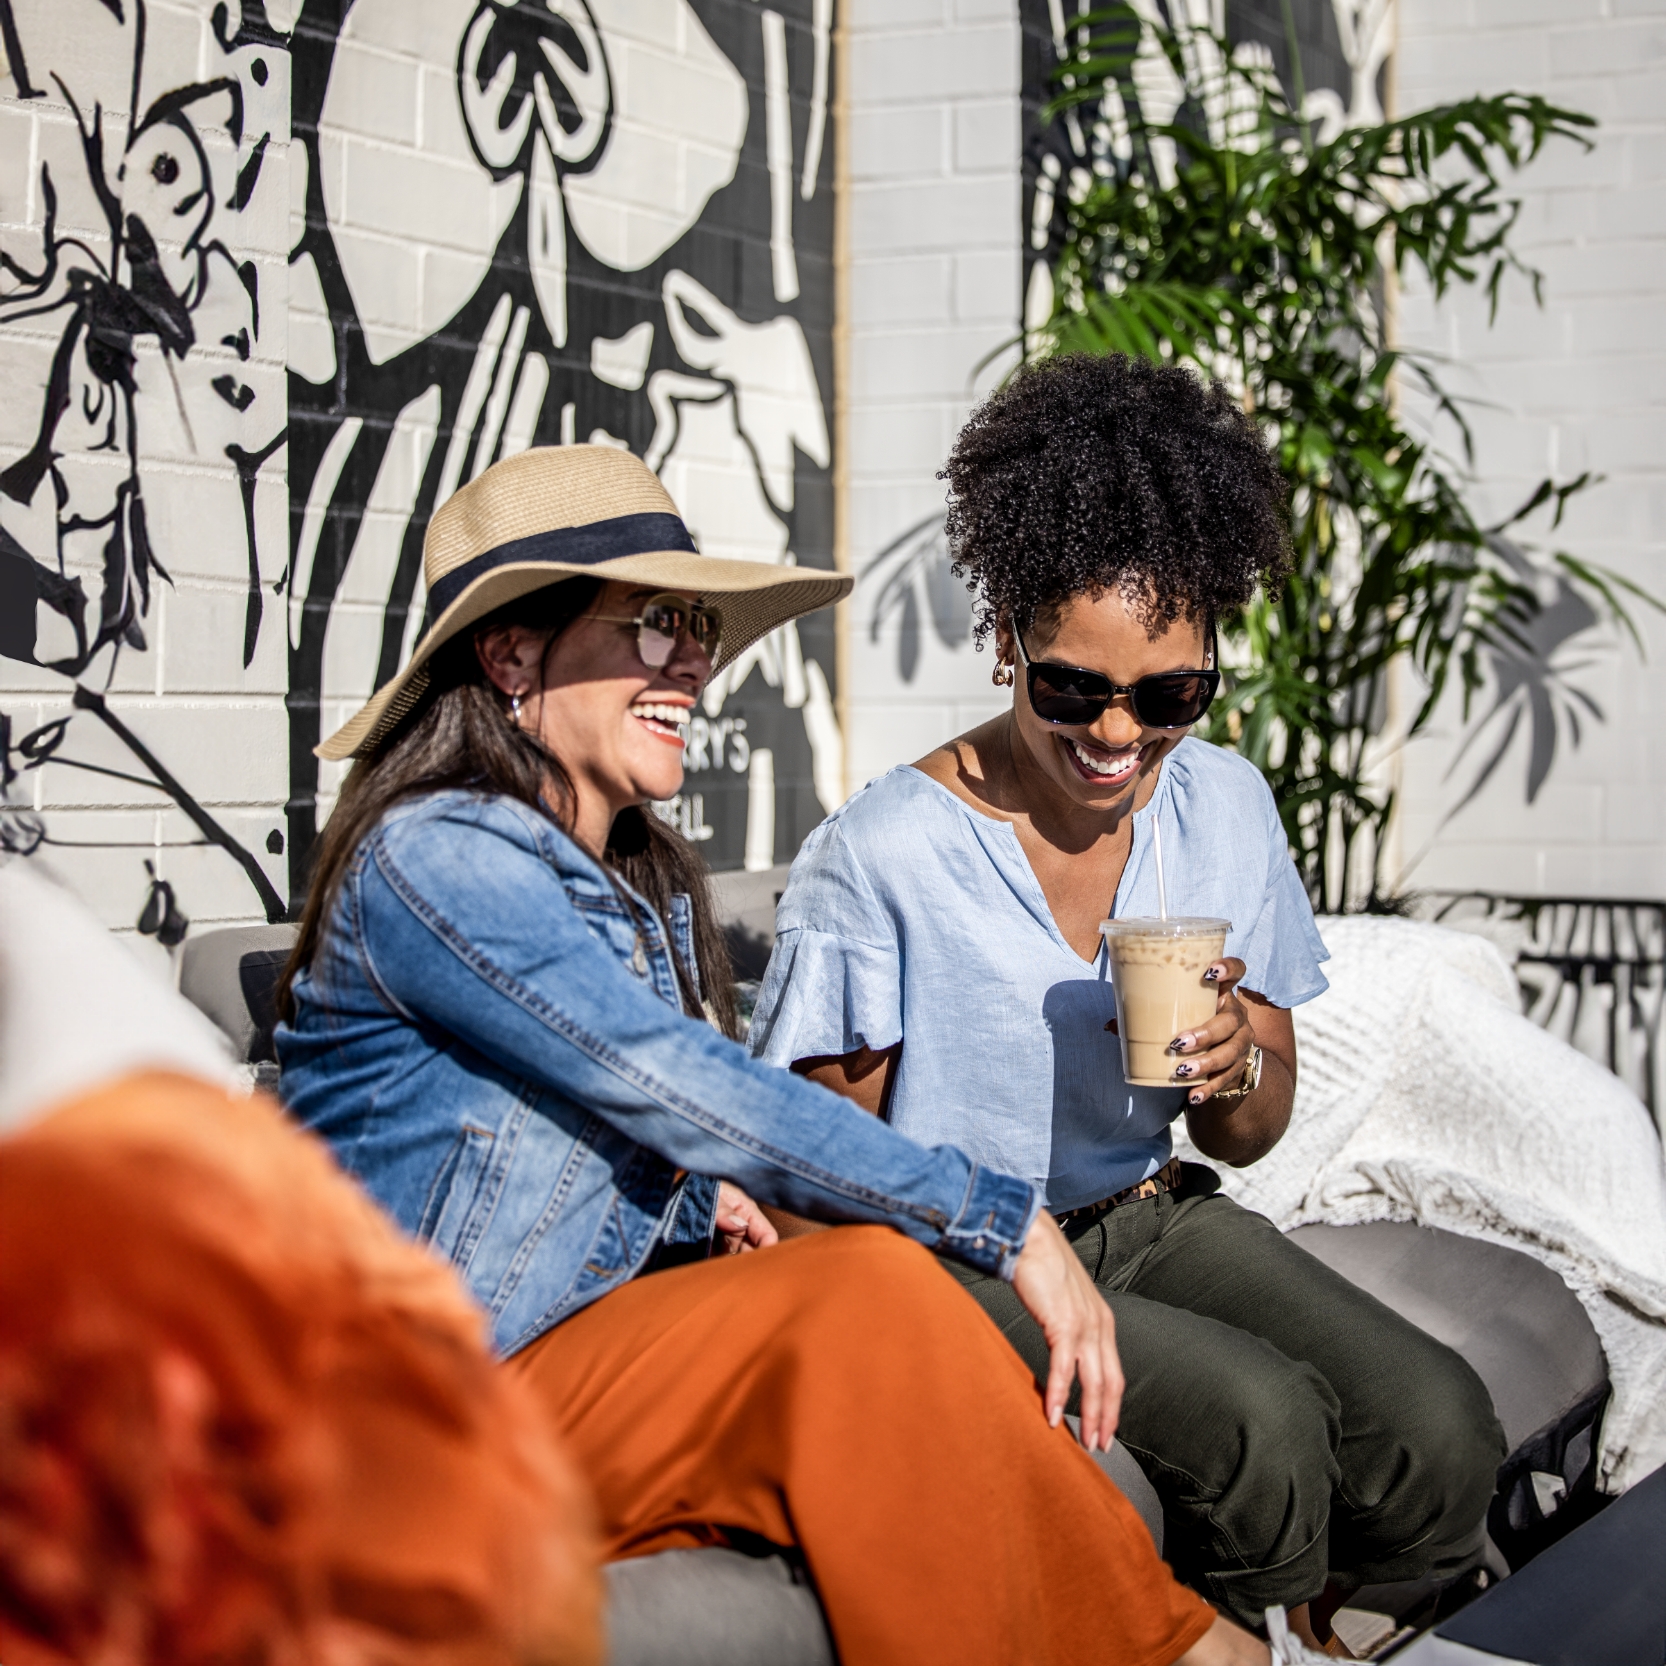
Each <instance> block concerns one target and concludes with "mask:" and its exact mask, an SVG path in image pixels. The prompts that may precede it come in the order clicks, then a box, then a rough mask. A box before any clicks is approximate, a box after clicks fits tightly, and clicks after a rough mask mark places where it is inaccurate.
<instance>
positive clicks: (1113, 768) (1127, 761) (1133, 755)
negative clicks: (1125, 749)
mask: <svg viewBox="0 0 1666 1666" xmlns="http://www.w3.org/2000/svg"><path fill="white" fill-rule="evenodd" d="M1070 749H1071V751H1073V752H1074V753H1075V754H1076V756H1077V757H1078V758H1080V759H1081V760H1082V767H1083V769H1086V770H1091V771H1092V772H1093V773H1094V774H1095V775H1104V776H1112V775H1126V774H1127V773H1128V772H1129V771H1130V770H1131V769H1133V768H1134V766H1135V765H1136V764H1137V763H1138V762H1139V761H1140V755H1139V753H1138V752H1130V753H1128V754H1127V755H1126V756H1125V757H1121V758H1101V757H1099V756H1097V755H1096V754H1094V753H1092V752H1089V751H1087V750H1086V748H1084V747H1083V746H1082V745H1081V743H1080V742H1079V741H1074V740H1073V741H1071V743H1070Z"/></svg>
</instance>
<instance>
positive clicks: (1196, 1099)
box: [1191, 1093, 1203, 1105]
mask: <svg viewBox="0 0 1666 1666" xmlns="http://www.w3.org/2000/svg"><path fill="white" fill-rule="evenodd" d="M1191 1103H1192V1104H1194V1105H1201V1104H1202V1103H1203V1095H1202V1094H1201V1093H1194V1094H1193V1095H1192V1097H1191Z"/></svg>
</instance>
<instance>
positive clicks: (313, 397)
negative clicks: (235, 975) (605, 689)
mask: <svg viewBox="0 0 1666 1666" xmlns="http://www.w3.org/2000/svg"><path fill="white" fill-rule="evenodd" d="M832 24H833V16H832V4H831V0H778V3H777V4H775V5H773V6H763V5H760V4H758V3H757V0H284V3H280V0H267V3H266V4H264V5H263V4H262V3H261V0H243V4H242V5H241V6H238V5H236V4H228V3H226V0H218V3H211V0H0V45H3V47H4V50H5V56H6V64H7V74H8V76H9V80H10V87H9V88H7V89H6V90H7V91H8V92H10V93H12V94H13V95H14V96H12V97H11V98H9V99H7V101H6V106H5V110H4V115H5V116H6V117H7V118H8V119H11V118H14V117H15V118H16V121H15V123H14V125H13V128H12V129H11V131H10V132H8V134H7V135H6V141H7V142H6V146H0V148H9V147H10V139H11V136H12V133H17V134H19V135H24V134H26V137H27V143H26V146H25V147H24V150H23V155H24V156H25V157H27V161H26V162H22V163H21V165H19V162H18V159H16V158H14V159H12V160H10V161H8V162H7V164H6V166H5V170H4V172H3V173H0V352H4V353H5V355H6V358H7V361H8V384H9V386H10V387H11V388H12V389H13V390H14V396H20V397H21V399H22V402H23V404H24V405H25V406H26V407H29V409H28V423H27V428H26V431H25V429H24V428H21V427H20V426H19V422H18V418H17V413H16V412H12V413H10V414H9V421H8V422H7V423H6V425H5V426H4V428H0V446H3V447H4V449H3V450H0V466H3V469H4V472H3V473H0V654H3V655H5V656H6V657H7V659H8V660H9V661H11V662H15V666H14V669H16V668H21V667H28V668H29V669H28V670H27V671H23V670H18V673H17V675H15V676H14V675H11V674H10V673H8V674H7V675H6V676H5V678H4V680H0V711H4V712H5V713H6V718H5V719H0V721H6V722H7V723H8V726H7V728H6V729H5V731H4V733H3V739H4V742H5V748H6V750H5V753H4V757H5V766H4V767H5V773H6V776H7V777H8V781H9V784H10V803H11V804H12V805H13V806H14V807H16V806H22V807H24V808H25V810H27V807H28V806H31V805H32V806H38V807H39V813H38V815H35V816H34V817H33V818H31V817H30V816H29V815H28V814H26V813H25V814H24V815H23V816H22V817H21V818H20V817H19V816H18V815H17V814H15V813H14V814H12V816H11V818H10V821H9V823H8V825H9V827H10V828H11V833H10V834H9V837H11V838H12V839H13V842H17V841H19V840H27V839H31V838H32V839H38V840H44V841H47V842H54V841H55V842H57V843H60V844H69V843H72V842H74V843H77V844H80V845H85V846H88V847H90V846H93V845H98V844H100V842H101V841H99V840H98V839H96V838H85V839H80V840H77V841H70V840H67V839H62V838H57V837H56V835H55V832H54V822H55V817H54V814H53V807H54V806H56V805H58V804H59V803H60V802H61V801H63V800H64V794H63V793H62V792H61V791H54V790H43V787H42V783H43V782H44V781H46V780H48V779H53V778H55V779H58V780H62V779H64V778H65V775H66V772H68V771H74V770H77V769H80V770H81V771H82V772H83V773H85V772H87V771H92V772H95V773H96V772H98V771H103V772H104V774H105V775H106V776H107V777H110V778H114V777H115V776H118V775H119V776H125V777H127V778H128V784H127V787H126V788H124V789H123V790H124V791H127V792H128V794H129V799H130V800H131V799H132V798H133V796H134V789H135V787H136V786H138V785H142V786H143V787H144V788H146V789H149V790H150V791H152V792H153V793H154V794H155V795H156V797H157V801H158V803H159V804H161V805H163V806H164V811H165V815H164V811H158V813H157V828H158V831H157V832H156V833H155V834H154V837H153V838H152V839H151V840H150V841H149V844H147V841H146V839H145V838H143V837H121V838H111V839H109V840H108V841H104V848H106V849H108V850H111V851H114V850H118V849H120V850H130V851H131V852H132V855H131V857H130V858H129V859H128V864H129V866H130V867H131V868H132V870H133V874H134V882H135V884H138V885H139V886H140V888H139V890H138V891H137V892H136V894H135V908H137V905H138V900H139V899H141V898H142V897H143V896H144V894H145V892H144V889H143V883H144V882H147V881H148V876H146V875H145V874H144V871H143V868H142V864H141V862H140V851H141V849H145V850H150V846H151V845H154V847H155V848H154V850H150V856H151V859H152V865H153V867H167V866H168V865H169V853H170V852H171V851H172V850H173V849H174V848H175V847H180V848H192V849H203V848H211V849H212V850H213V852H214V858H215V860H217V861H219V862H220V863H222V864H224V863H228V862H229V864H231V871H235V872H239V873H240V875H241V883H243V884H245V885H247V886H248V887H250V888H252V893H253V899H252V900H254V902H255V903H256V905H257V906H258V908H259V909H260V910H262V911H264V912H266V913H267V914H268V915H275V914H277V913H279V912H281V911H282V910H283V909H284V908H285V907H286V906H287V905H288V902H289V899H290V897H291V896H293V895H295V894H298V892H299V890H300V889H301V887H302V886H303V885H304V882H305V875H306V865H307V858H308V852H309V849H310V846H311V844H312V841H313V839H314V837H315V835H316V832H317V829H318V827H319V825H320V823H321V820H322V819H323V817H324V816H325V815H327V814H328V810H329V807H330V803H331V801H332V799H333V796H334V792H335V790H336V788H337V787H338V785H339V779H338V777H337V776H336V774H335V772H334V771H333V770H332V769H330V768H329V767H328V766H324V768H323V771H322V773H321V766H320V765H319V763H318V761H317V760H316V759H315V758H314V756H313V753H312V748H313V746H314V745H315V744H316V743H317V741H318V740H319V739H320V738H321V736H322V735H324V734H327V733H328V732H329V731H330V730H331V729H332V728H333V727H334V726H335V725H336V723H338V722H339V721H341V720H342V719H343V718H344V717H345V716H347V715H348V714H349V713H350V712H351V710H352V709H354V708H355V707H356V706H357V705H358V703H359V702H360V701H362V700H363V699H364V697H365V696H366V695H367V694H368V693H369V692H370V691H371V689H372V688H373V687H374V686H375V685H376V684H377V683H378V682H379V681H380V680H381V679H382V678H384V677H385V676H386V675H388V674H389V673H390V672H391V671H392V670H393V668H394V667H395V666H396V664H397V663H398V661H399V659H400V657H401V655H402V654H404V653H405V652H406V651H407V650H408V648H409V646H410V644H411V642H412V641H413V640H414V638H415V636H416V634H417V631H418V630H419V628H420V623H421V617H422V609H423V602H424V597H423V594H422V589H421V546H422V537H423V532H424V530H425V527H426V525H427V521H428V518H429V516H430V515H431V514H432V512H433V510H434V508H435V507H436V506H437V505H438V504H439V503H441V502H443V501H444V500H445V498H446V497H447V496H448V495H449V494H450V493H451V492H452V491H454V490H455V489H456V488H457V487H458V486H459V485H460V484H462V483H463V482H465V481H467V480H469V479H471V478H473V477H474V476H475V475H476V474H478V473H479V472H480V471H481V470H482V469H484V468H485V467H487V466H488V465H489V464H490V463H491V462H493V461H494V460H496V459H497V458H499V457H502V456H505V455H507V454H509V453H511V452H513V451H517V450H520V449H523V448H525V447H527V446H529V445H533V444H541V445H553V444H561V443H570V442H573V441H575V440H577V441H588V442H591V443H601V444H614V445H622V446H628V447H630V448H631V449H633V450H635V451H637V452H638V453H639V454H641V455H643V456H645V457H646V458H647V460H648V461H649V462H650V464H651V465H652V466H653V467H654V468H655V469H657V470H658V471H659V472H660V474H661V475H662V477H663V478H664V479H665V481H666V483H667V485H668V486H669V488H670V489H671V491H672V493H673V495H674V496H675V497H676V499H677V500H678V502H679V503H680V504H681V506H682V507H683V509H684V512H685V514H686V516H687V518H688V520H689V523H690V525H691V527H692V528H693V530H694V532H695V534H696V537H697V538H698V539H699V541H700V544H701V547H702V548H703V549H705V550H707V551H708V552H711V553H721V554H725V555H736V556H743V557H751V558H754V559H762V560H769V561H776V562H793V561H796V562H799V563H807V564H814V565H831V562H832V488H831V479H832V474H831V468H832V454H831V432H830V430H831V421H830V417H831V394H832V363H831V330H832V299H833V297H832V270H831V268H832V260H831V255H832V225H833V219H832V202H831V194H832V193H831V181H832V145H831V142H830V133H829V119H830V111H831V99H832V89H831V85H830V77H831V69H832V64H831V41H832ZM43 136H44V138H43ZM279 360H281V361H282V362H283V363H284V364H285V365H286V366H287V370H286V372H280V371H278V370H277V368H276V364H277V361H279ZM159 500H166V504H165V512H164V513H162V514H160V515H159V514H158V512H157V503H158V501H159ZM233 510H234V511H235V513H234V514H233V513H232V512H231V511H233ZM181 571H184V572H189V573H190V574H191V575H192V578H191V580H190V582H189V583H187V582H185V581H183V580H179V578H178V573H179V572H181ZM234 573H235V582H234V580H233V574H234ZM234 590H235V604H236V605H235V606H233V605H231V604H232V601H233V595H232V592H233V591H234ZM176 592H177V595H176ZM164 593H166V598H167V605H166V606H162V605H160V603H161V599H162V597H163V594H164ZM187 595H188V596H189V598H190V601H191V605H190V606H186V604H185V601H184V600H182V599H180V598H184V597H186V596H187ZM209 596H212V603H210V602H209V601H208V600H205V599H204V598H206V597H209ZM170 608H171V609H172V611H169V610H170ZM162 616H165V617H166V618H167V620H169V621H170V622H172V621H176V620H177V622H178V623H179V624H181V625H184V626H186V628H187V629H188V633H189V649H190V652H191V653H192V654H194V655H195V656H196V657H197V658H198V659H201V660H203V661H205V662H206V663H205V665H204V666H203V667H202V668H200V669H197V670H195V671H194V673H193V684H194V686H193V687H192V692H193V693H195V694H200V695H201V696H202V699H203V702H204V704H205V706H206V705H212V704H213V703H214V701H215V700H216V699H218V700H219V702H220V703H221V705H222V706H224V705H227V704H236V702H237V700H238V698H239V697H247V700H248V702H249V705H250V709H251V710H253V708H254V707H256V706H259V705H260V701H261V699H262V698H264V699H265V706H264V707H262V708H261V709H262V712H263V714H264V715H262V716H261V717H260V719H259V720H258V721H256V720H254V719H253V718H251V719H250V721H249V722H248V723H245V724H244V725H243V726H241V727H239V725H238V724H237V723H236V721H235V720H234V718H233V717H231V716H230V715H228V714H222V720H220V721H217V722H211V721H209V720H207V719H204V720H202V721H199V722H198V723H196V724H195V725H187V724H186V723H185V722H184V720H183V718H182V716H181V715H180V714H179V713H177V712H175V711H172V710H170V709H169V697H170V696H171V695H172V693H173V692H174V690H175V689H176V688H180V689H181V690H182V691H183V685H182V684H181V681H180V678H179V677H178V676H176V675H175V673H174V671H173V669H172V668H173V667H174V665H175V664H184V663H186V659H182V655H184V654H185V653H186V645H185V644H182V643H181V641H180V639H179V637H178V635H177V633H176V634H175V635H174V636H173V637H170V638H169V639H168V641H167V646H166V650H165V652H164V650H163V649H162V647H161V645H160V642H159V639H158V638H159V630H161V629H162V627H161V625H160V619H161V617H162ZM152 658H154V659H155V660H156V668H155V671H154V679H152V677H151V676H150V674H149V673H150V667H149V666H147V664H146V661H147V659H152ZM164 663H166V665H167V667H168V671H167V674H166V676H165V675H164V670H163V665H164ZM832 672H833V651H832V621H831V619H830V618H829V617H816V618H812V619H810V620H806V621H804V622H802V623H801V624H800V625H799V626H797V627H796V628H791V627H789V628H788V629H786V630H783V631H781V632H778V633H776V634H775V635H774V636H772V637H771V638H769V639H768V640H766V641H765V642H763V643H761V644H759V645H758V646H757V647H756V648H755V649H754V650H752V651H751V652H750V653H749V654H748V655H747V656H746V657H745V658H744V659H743V660H742V661H741V662H739V663H738V664H737V665H735V666H734V667H733V668H731V669H730V670H729V671H727V672H726V673H725V674H724V675H723V677H721V678H720V679H719V680H718V682H717V683H715V684H714V685H713V686H712V687H711V688H710V689H709V690H708V691H707V693H706V696H705V700H704V704H703V707H702V710H701V713H700V721H699V723H697V724H696V726H695V728H694V733H693V737H692V742H691V745H690V749H689V765H690V769H689V776H688V782H687V787H686V790H685V792H684V793H683V795H682V796H681V797H680V798H679V799H677V800H675V801H673V802H672V803H671V804H669V805H666V806H663V807H662V813H663V814H665V815H666V816H667V817H668V819H670V820H672V821H673V822H675V823H676V824H677V825H678V826H679V827H681V828H682V830H683V831H684V832H685V833H687V834H688V835H689V836H690V837H691V838H693V839H695V840H697V841H699V842H700V843H701V845H702V847H703V849H704V851H705V853H706V855H707V856H708V858H709V859H710V861H711V862H712V865H713V866H714V867H717V868H720V869H721V868H730V867H739V866H742V865H746V866H752V867H764V866H768V865H770V864H771V863H772V862H774V861H777V860H781V859H784V858H785V857H787V856H790V854H791V852H792V851H793V850H794V849H795V848H796V846H797V844H798V842H799V840H800V839H801V838H802V837H803V835H804V833H805V832H807V831H808V829H809V828H810V827H811V826H813V825H814V823H815V822H816V821H817V820H819V819H820V817H821V815H822V814H823V813H824V812H825V809H826V808H829V807H831V806H832V805H833V804H835V803H837V802H838V800H839V798H840V797H841V796H842V792H843V776H844V765H843V757H842V744H841V737H840V734H839V730H838V726H837V724H836V722H835V719H834V714H833V689H832V686H831V679H832ZM152 681H154V690H153V689H152ZM14 689H15V690H17V691H18V692H19V698H15V699H14V698H13V697H12V694H11V693H10V692H8V691H11V690H14ZM128 691H134V692H135V693H136V694H137V693H144V694H147V695H148V694H151V693H152V692H154V695H155V696H156V698H155V699H154V700H138V699H135V700H124V699H123V695H124V693H127V692H128ZM280 706H281V717H279V715H278V714H279V712H280ZM36 718H39V719H42V721H33V719H36ZM274 722H276V723H277V725H278V726H277V728H274ZM89 725H92V726H95V727H96V729H97V731H98V744H97V745H95V746H92V747H91V748H90V749H89V747H87V746H85V745H82V744H81V741H80V737H81V736H82V734H83V732H84V731H86V730H87V728H88V726H89ZM147 725H148V726H147ZM152 731H154V732H152ZM170 739H171V740H172V741H173V743H174V744H173V746H172V749H171V750H170V749H169V745H168V742H169V741H170ZM231 777H237V778H238V784H237V785H235V786H234V787H231V788H229V789H228V786H227V781H228V779H229V778H231ZM71 796H72V797H73V795H71ZM138 796H139V797H140V798H141V799H142V796H143V795H142V794H139V795H138ZM222 807H224V808H223V813H222ZM233 807H235V809H233ZM113 813H114V812H112V814H113ZM139 813H140V812H139V811H138V809H137V808H132V809H128V808H124V809H123V811H122V814H123V815H124V816H125V817H126V818H127V820H126V821H124V822H123V823H122V825H121V826H120V827H119V828H116V831H118V832H122V833H124V834H126V833H131V832H132V829H133V818H134V816H136V815H138V814H139ZM56 819H62V818H61V817H60V818H56ZM164 820H165V821H166V827H165V828H164V826H163V823H164ZM85 823H86V818H85V817H84V816H83V817H82V818H81V823H80V824H78V826H77V831H81V832H85V831H86V830H87V828H86V825H85ZM113 825H114V824H112V826H113ZM93 831H95V832H96V831H97V829H94V830H93ZM175 865H176V866H177V864H175ZM111 871H112V872H114V871H116V870H115V869H112V870H111ZM205 871H206V870H205ZM175 889H176V890H177V891H178V892H179V894H180V902H181V905H182V906H184V907H185V908H186V909H188V910H189V909H190V908H192V907H193V906H196V907H198V908H205V907H206V908H208V909H209V911H210V912H213V911H215V910H216V909H217V910H218V911H219V912H222V913H223V912H225V911H226V909H227V908H228V907H231V905H229V904H225V903H221V902H218V901H217V902H214V903H208V902H206V901H205V896H199V897H197V898H196V899H193V896H192V894H191V891H190V889H189V887H188V886H187V885H186V884H185V883H184V881H183V880H176V882H175ZM205 895H206V894H205ZM220 895H223V885H220V886H219V888H218V889H217V890H216V896H217V897H218V896H220ZM231 911H232V912H235V911H236V910H235V908H234V907H232V909H231Z"/></svg>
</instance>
